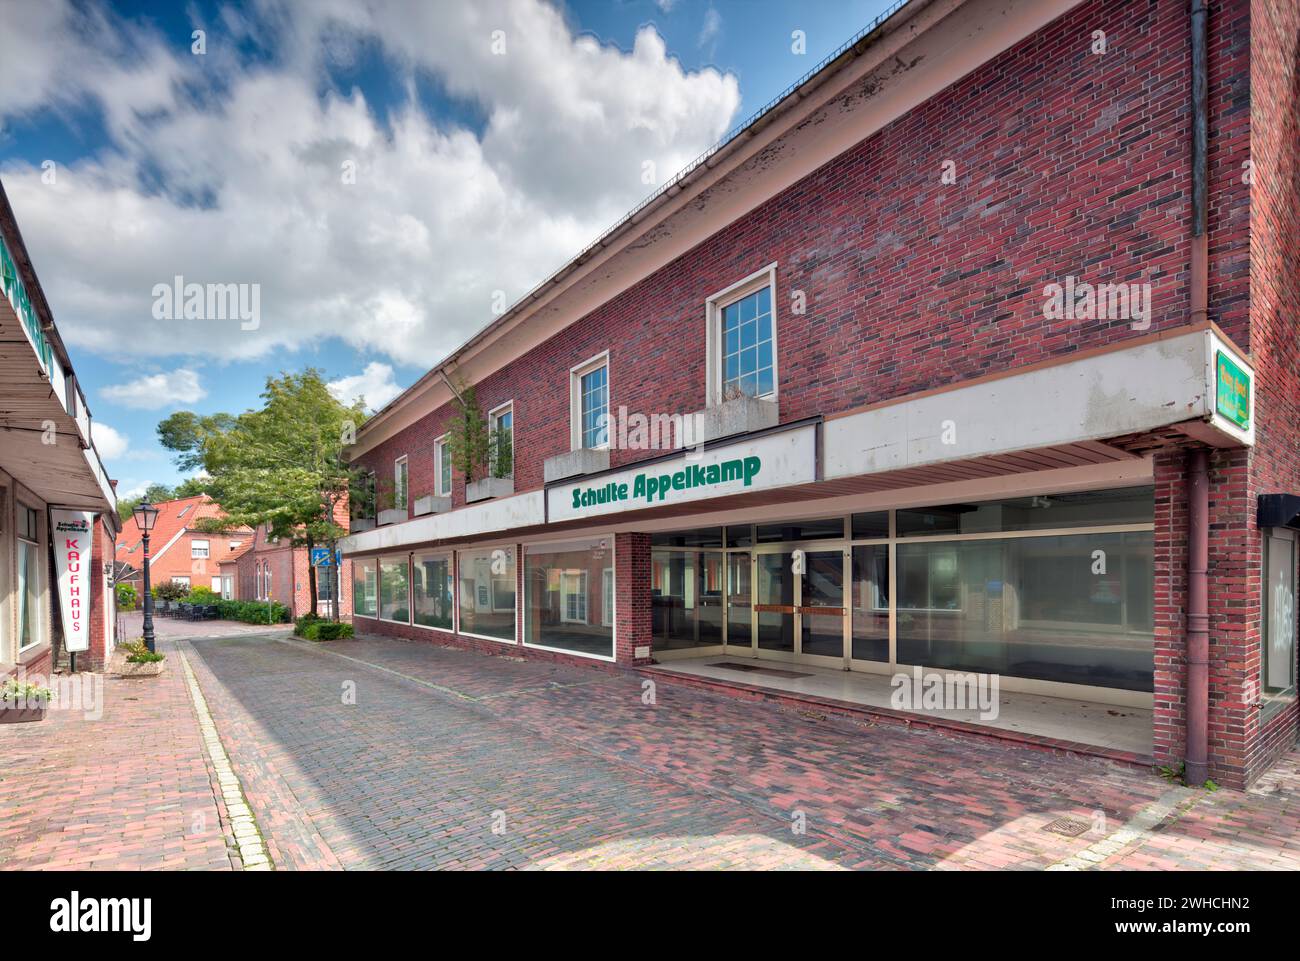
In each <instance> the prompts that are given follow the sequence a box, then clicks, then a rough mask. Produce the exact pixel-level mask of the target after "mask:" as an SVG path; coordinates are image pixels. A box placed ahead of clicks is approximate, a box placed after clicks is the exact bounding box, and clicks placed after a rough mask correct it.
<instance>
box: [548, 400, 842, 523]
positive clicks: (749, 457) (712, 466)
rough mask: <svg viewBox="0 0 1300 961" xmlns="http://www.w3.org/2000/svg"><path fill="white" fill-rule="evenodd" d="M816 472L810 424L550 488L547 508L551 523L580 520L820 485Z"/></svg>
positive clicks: (814, 444)
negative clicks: (772, 490)
mask: <svg viewBox="0 0 1300 961" xmlns="http://www.w3.org/2000/svg"><path fill="white" fill-rule="evenodd" d="M816 471H817V437H816V427H815V426H814V425H812V424H808V425H805V426H803V427H797V428H795V429H793V430H786V431H778V432H776V433H772V434H765V435H764V436H762V437H758V438H755V439H754V440H749V441H740V442H737V443H735V444H727V445H725V446H722V447H715V448H710V449H708V450H704V451H695V450H688V451H685V452H679V453H678V455H677V456H675V457H671V458H665V459H663V460H659V461H655V462H654V463H650V464H641V465H632V466H631V467H628V468H627V469H626V470H621V471H614V472H611V473H608V474H601V475H598V476H596V477H589V478H585V479H581V480H576V479H575V480H572V481H567V482H565V483H563V484H557V485H555V486H554V487H550V488H547V491H546V501H547V505H546V506H547V513H548V516H549V519H550V520H551V522H555V521H568V520H581V519H584V518H588V517H604V516H607V515H609V514H618V513H622V512H624V511H635V510H641V509H644V508H647V507H670V506H673V505H675V504H684V503H688V502H690V501H699V500H708V499H711V498H715V497H726V496H729V495H731V494H746V493H749V492H751V491H760V490H769V489H771V488H773V487H787V486H789V485H791V484H811V483H813V482H814V481H815V480H816V479H817V476H816Z"/></svg>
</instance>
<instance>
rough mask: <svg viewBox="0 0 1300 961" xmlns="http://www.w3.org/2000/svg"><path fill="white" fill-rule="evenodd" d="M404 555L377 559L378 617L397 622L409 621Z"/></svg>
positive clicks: (408, 588)
mask: <svg viewBox="0 0 1300 961" xmlns="http://www.w3.org/2000/svg"><path fill="white" fill-rule="evenodd" d="M408 577H409V573H408V571H407V559H406V558H405V557H381V558H380V559H379V617H380V618H381V619H382V620H385V621H396V622H397V623H399V624H409V623H411V592H410V584H409V583H408Z"/></svg>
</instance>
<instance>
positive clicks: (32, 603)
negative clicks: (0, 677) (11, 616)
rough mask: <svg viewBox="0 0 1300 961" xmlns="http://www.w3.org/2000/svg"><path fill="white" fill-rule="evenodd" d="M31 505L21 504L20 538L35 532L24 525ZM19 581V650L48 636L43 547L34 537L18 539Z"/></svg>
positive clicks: (32, 645)
mask: <svg viewBox="0 0 1300 961" xmlns="http://www.w3.org/2000/svg"><path fill="white" fill-rule="evenodd" d="M26 510H27V508H25V507H23V506H22V505H19V508H18V511H19V521H20V523H19V537H20V538H26V537H27V535H28V534H34V533H35V528H34V526H33V527H24V526H23V524H22V520H23V517H22V514H23V512H24V511H26ZM17 547H18V550H17V553H16V558H17V575H18V576H17V582H16V584H15V585H14V586H15V590H16V598H17V601H18V650H19V651H25V650H27V649H28V648H29V647H35V646H36V645H38V644H40V643H41V642H42V641H43V640H44V637H45V631H44V616H43V611H42V608H43V607H44V605H43V604H42V603H41V599H42V597H44V589H43V586H42V581H43V580H44V578H43V577H42V567H41V548H40V545H39V544H37V543H34V542H33V541H32V540H30V539H22V540H19V541H18V544H17Z"/></svg>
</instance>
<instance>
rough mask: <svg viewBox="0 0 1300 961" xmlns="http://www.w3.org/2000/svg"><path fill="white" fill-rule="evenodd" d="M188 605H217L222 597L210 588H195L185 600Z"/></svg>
mask: <svg viewBox="0 0 1300 961" xmlns="http://www.w3.org/2000/svg"><path fill="white" fill-rule="evenodd" d="M183 600H184V602H185V603H186V604H215V603H217V601H219V600H221V595H220V594H218V593H217V592H216V591H214V590H213V589H212V588H210V587H195V588H192V589H191V590H190V592H189V593H188V594H186V595H185V597H184V598H183Z"/></svg>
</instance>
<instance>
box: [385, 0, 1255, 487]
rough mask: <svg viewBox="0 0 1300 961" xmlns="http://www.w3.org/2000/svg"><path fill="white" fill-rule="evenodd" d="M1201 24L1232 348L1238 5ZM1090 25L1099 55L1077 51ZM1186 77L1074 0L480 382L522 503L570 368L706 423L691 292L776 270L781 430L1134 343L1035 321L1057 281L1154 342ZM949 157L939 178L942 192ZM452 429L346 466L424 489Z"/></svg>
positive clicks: (1220, 270) (1174, 238)
mask: <svg viewBox="0 0 1300 961" xmlns="http://www.w3.org/2000/svg"><path fill="white" fill-rule="evenodd" d="M1215 10H1216V17H1215V19H1216V22H1215V26H1214V29H1215V31H1216V33H1215V36H1216V40H1215V43H1214V44H1213V47H1212V50H1211V66H1212V71H1211V82H1212V85H1211V106H1212V110H1213V112H1214V120H1213V127H1212V129H1213V130H1214V137H1213V138H1212V142H1213V152H1212V154H1211V158H1210V159H1211V164H1212V198H1211V199H1212V205H1211V220H1210V224H1211V228H1212V230H1213V231H1214V238H1215V239H1214V245H1213V249H1212V258H1211V274H1212V278H1211V283H1212V291H1211V295H1212V302H1213V304H1214V305H1215V306H1214V312H1213V315H1212V316H1213V319H1214V320H1216V321H1217V322H1218V323H1219V324H1220V325H1221V326H1223V327H1224V329H1225V330H1226V331H1227V333H1228V334H1229V335H1230V336H1233V337H1234V338H1236V339H1238V340H1239V341H1240V342H1243V343H1244V342H1245V341H1246V339H1247V337H1248V321H1247V306H1248V293H1249V291H1248V285H1247V279H1248V278H1247V267H1248V257H1247V256H1246V251H1247V243H1248V235H1247V232H1246V224H1247V214H1248V199H1249V197H1248V194H1247V192H1246V190H1245V188H1244V185H1242V184H1241V183H1240V176H1239V173H1240V171H1239V166H1240V164H1239V161H1240V160H1243V159H1245V156H1246V154H1245V148H1246V143H1247V142H1248V138H1249V110H1248V103H1249V98H1248V97H1247V96H1245V94H1246V93H1247V92H1248V91H1247V88H1246V82H1247V80H1248V76H1249V74H1248V67H1249V60H1248V54H1249V49H1248V47H1247V41H1246V38H1245V36H1244V35H1240V36H1239V35H1236V34H1235V33H1233V32H1232V31H1231V28H1232V27H1233V26H1234V25H1239V22H1240V21H1241V20H1242V19H1245V18H1247V15H1248V6H1247V5H1246V3H1245V2H1244V0H1234V2H1229V3H1222V4H1215ZM1094 29H1104V30H1105V31H1106V33H1107V38H1108V52H1107V53H1106V54H1104V55H1100V56H1099V55H1096V54H1093V53H1091V52H1090V49H1089V45H1090V42H1091V34H1092V31H1093V30H1094ZM1188 82H1189V57H1188V40H1187V11H1186V4H1185V3H1183V2H1181V0H1160V2H1138V3H1119V2H1091V3H1086V4H1084V5H1082V6H1081V7H1079V8H1078V9H1076V10H1075V11H1073V12H1071V13H1070V14H1068V15H1067V16H1065V17H1063V18H1061V19H1060V20H1058V21H1056V22H1055V23H1053V24H1051V25H1049V27H1047V28H1046V29H1045V30H1043V31H1041V32H1040V33H1039V34H1038V35H1036V36H1034V37H1031V38H1028V39H1026V40H1025V41H1023V42H1022V43H1020V44H1019V45H1017V46H1016V47H1014V48H1013V49H1011V50H1009V51H1007V52H1006V53H1004V54H1003V55H1001V56H999V57H997V58H995V59H994V60H993V61H991V62H990V63H988V64H986V65H985V66H983V67H981V68H980V69H978V70H976V71H975V72H974V73H973V74H971V75H970V76H968V77H966V78H965V79H963V80H962V81H960V82H958V83H957V84H955V85H954V86H953V87H951V88H949V89H948V90H945V91H943V92H942V93H941V94H939V95H938V96H936V97H934V98H933V99H931V100H930V101H928V102H926V103H925V104H923V105H921V106H920V107H918V108H917V109H915V110H913V111H912V112H910V113H909V114H907V115H905V116H904V117H901V118H899V119H898V120H897V121H895V122H894V123H892V124H890V125H888V126H887V127H886V128H884V129H883V130H881V131H880V132H878V133H876V134H875V135H873V136H871V137H869V138H867V139H866V140H864V141H863V142H862V143H861V144H859V145H858V146H857V147H855V148H853V149H851V150H849V151H848V152H846V153H844V154H842V155H841V156H840V157H838V158H836V159H835V160H833V161H831V162H830V163H828V164H827V165H825V166H824V167H822V168H821V169H820V170H818V171H816V172H814V173H813V174H811V175H809V176H808V177H807V178H805V179H804V180H803V181H801V182H799V183H797V184H796V185H794V186H793V187H791V188H790V189H789V190H787V191H786V192H784V193H783V194H781V195H779V196H777V197H775V198H773V199H771V200H770V201H768V202H767V203H765V204H763V205H762V206H760V207H759V208H757V209H756V210H754V211H753V212H751V213H749V214H748V215H746V216H744V217H742V218H741V219H740V220H738V221H736V222H735V223H734V224H732V225H731V226H730V227H728V228H727V229H726V230H724V231H722V232H721V233H719V234H717V235H715V236H713V237H711V238H710V239H709V240H707V241H706V242H704V243H702V244H701V245H699V246H698V247H696V248H695V249H693V250H692V251H690V252H689V253H688V254H686V255H685V256H683V257H681V258H679V259H677V260H676V261H674V262H673V263H671V264H669V265H668V266H666V267H664V268H663V269H662V270H660V271H658V272H657V273H655V274H654V275H653V276H651V277H649V278H647V279H645V280H644V281H642V282H640V283H638V284H636V285H635V286H633V287H631V288H630V289H629V290H627V291H625V292H624V293H622V294H621V295H619V296H617V297H615V298H614V299H613V300H611V301H609V302H608V303H606V304H604V305H603V306H601V307H600V308H598V309H596V310H595V311H593V312H591V313H590V314H588V315H587V316H585V317H583V318H581V319H580V320H578V321H577V322H576V323H574V324H573V325H571V326H570V327H568V328H566V329H565V330H564V331H562V332H561V333H559V334H558V335H557V336H555V337H554V338H552V339H551V340H549V341H548V342H546V343H545V344H542V345H540V346H539V347H538V348H536V349H534V350H533V351H531V352H529V353H528V354H527V355H525V356H524V357H521V358H519V359H518V360H516V361H514V362H513V363H511V364H509V365H507V366H506V367H505V368H503V369H502V370H500V371H499V372H497V373H496V374H493V375H492V376H490V377H488V378H486V379H485V380H484V381H482V382H481V383H479V384H477V385H476V386H477V390H478V401H479V404H480V407H481V408H482V409H483V410H484V411H487V410H489V409H491V408H492V407H494V406H496V405H497V404H500V403H502V402H504V401H507V400H514V401H515V408H514V414H515V449H516V458H515V489H516V491H522V490H529V489H535V488H537V487H540V486H541V485H542V464H543V461H544V460H545V458H547V457H550V456H553V455H555V454H559V453H563V452H565V451H567V450H568V449H569V370H570V368H571V367H572V366H573V365H574V364H577V363H579V362H581V361H583V360H586V359H587V358H589V357H591V356H593V355H595V354H598V353H600V352H601V351H604V350H606V349H608V350H609V351H610V406H611V409H612V410H616V409H617V408H618V407H619V406H620V405H626V406H627V407H628V409H629V410H630V411H640V412H645V413H654V412H665V413H673V412H679V413H686V412H690V411H693V410H698V409H701V408H703V407H704V405H705V371H704V359H705V326H704V321H703V313H704V303H705V300H706V298H708V297H709V296H710V295H711V294H713V293H715V292H716V291H718V290H720V289H722V288H724V287H726V286H728V285H730V284H731V283H733V282H735V281H736V280H738V279H740V278H742V277H745V276H747V275H748V274H750V273H752V272H753V271H755V270H756V269H758V268H760V267H763V266H765V265H766V264H768V263H770V262H772V261H777V262H778V263H779V267H778V274H777V277H778V280H777V284H778V289H777V297H776V303H775V306H776V310H777V328H778V339H779V345H780V347H779V364H780V371H779V374H780V389H781V419H782V420H783V421H790V420H794V419H798V418H800V417H803V416H806V415H809V414H814V413H823V414H829V413H832V412H835V411H839V410H844V409H847V408H851V407H854V406H858V405H861V404H866V403H872V402H876V401H880V400H884V399H887V398H890V397H895V396H900V395H904V394H909V393H912V392H915V391H920V390H925V389H928V388H932V387H936V386H940V385H943V384H946V383H949V382H952V381H957V380H961V379H965V378H970V377H975V376H979V375H981V374H985V373H988V372H989V371H992V370H999V369H1003V368H1006V367H1013V366H1020V365H1025V364H1029V363H1034V362H1036V361H1041V360H1044V359H1046V358H1049V357H1053V356H1062V355H1067V354H1071V353H1074V352H1076V351H1079V350H1082V349H1086V348H1089V347H1095V346H1100V345H1105V344H1110V343H1113V342H1114V341H1116V340H1117V339H1122V338H1126V337H1131V336H1136V335H1138V334H1140V333H1142V332H1141V331H1134V330H1132V329H1131V328H1130V326H1129V323H1128V322H1127V321H1086V320H1048V319H1045V318H1044V317H1043V311H1042V305H1043V297H1042V289H1043V287H1044V286H1045V285H1046V284H1047V283H1050V282H1062V281H1063V280H1064V278H1065V277H1066V275H1068V274H1073V275H1075V276H1077V277H1080V278H1082V279H1086V280H1090V281H1098V282H1105V281H1134V282H1136V281H1146V282H1150V283H1151V284H1152V285H1153V300H1154V310H1153V316H1152V322H1151V329H1152V330H1158V329H1162V328H1168V327H1176V326H1180V325H1182V324H1185V323H1186V322H1187V321H1188V319H1189V318H1188V308H1189V301H1188V293H1187V287H1188V284H1187V281H1188V274H1187V271H1188V267H1187V265H1188V261H1189V244H1188V239H1187V237H1188V217H1189V196H1188V183H1189V179H1188V178H1189V175H1190V166H1189V160H1188V150H1187V139H1188V128H1189V115H1188V108H1187V85H1188ZM1045 105H1054V106H1052V108H1051V109H1045ZM1065 105H1068V106H1065ZM947 160H951V161H953V162H954V163H955V164H956V165H957V167H956V169H957V172H958V182H957V183H956V184H953V185H945V184H943V183H941V182H940V176H939V174H940V172H941V166H942V164H943V163H944V161H947ZM796 290H798V291H802V292H804V294H805V295H806V297H807V303H808V311H807V314H806V315H804V316H795V315H793V314H792V313H791V295H792V293H793V292H794V291H796ZM450 418H451V411H450V409H449V408H444V409H442V410H439V411H437V412H435V413H433V414H431V415H430V416H428V417H427V418H425V419H424V420H423V421H422V422H420V423H418V424H416V425H413V426H412V427H410V428H408V429H406V430H405V431H403V432H401V433H399V434H398V435H396V436H395V437H393V438H391V439H390V440H388V441H386V442H385V443H383V444H381V445H380V446H378V447H377V448H376V449H374V450H373V451H371V452H368V453H367V454H366V455H365V456H364V457H363V458H362V459H361V460H362V462H363V463H365V464H366V465H367V466H368V467H370V468H371V469H374V470H375V471H376V473H377V475H378V477H379V478H380V479H381V480H387V481H389V482H391V478H392V474H393V462H394V460H395V459H396V458H397V457H400V456H402V455H403V454H405V455H407V456H408V457H409V465H408V470H409V477H410V484H409V490H410V495H411V498H412V499H414V498H415V497H419V496H422V495H424V494H428V493H432V492H433V489H434V477H433V440H434V438H435V437H437V436H438V435H439V434H441V433H443V432H444V431H445V430H446V429H447V424H448V422H449V420H450ZM639 456H644V455H643V454H641V453H639V452H634V451H614V452H613V455H612V458H611V459H612V463H613V464H614V465H618V464H620V463H625V462H627V461H629V460H635V459H637V458H638V457H639ZM453 486H454V493H453V499H454V503H455V505H456V506H460V505H461V504H463V502H464V500H463V483H462V479H461V478H459V477H457V478H456V479H455V483H454V485H453Z"/></svg>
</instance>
